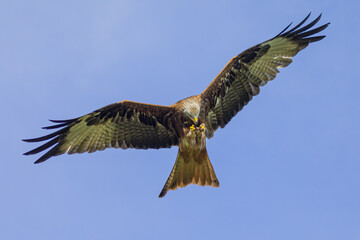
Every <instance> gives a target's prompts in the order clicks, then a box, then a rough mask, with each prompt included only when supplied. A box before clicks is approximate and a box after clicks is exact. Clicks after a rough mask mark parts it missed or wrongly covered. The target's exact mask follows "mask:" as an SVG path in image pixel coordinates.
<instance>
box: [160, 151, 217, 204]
mask: <svg viewBox="0 0 360 240" xmlns="http://www.w3.org/2000/svg"><path fill="white" fill-rule="evenodd" d="M189 184H197V185H200V186H211V187H219V180H218V179H217V177H216V175H215V171H214V168H213V166H212V164H211V162H210V159H209V156H208V154H207V151H206V148H204V149H202V150H200V151H186V152H182V151H181V150H180V149H179V152H178V155H177V158H176V161H175V164H174V167H173V169H172V170H171V173H170V175H169V177H168V179H167V181H166V183H165V185H164V187H163V189H162V190H161V193H160V195H159V198H162V197H164V196H165V195H166V193H167V192H168V191H169V190H175V189H177V188H178V187H181V188H182V187H186V186H187V185H189Z"/></svg>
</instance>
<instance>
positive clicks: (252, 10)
mask: <svg viewBox="0 0 360 240" xmlns="http://www.w3.org/2000/svg"><path fill="white" fill-rule="evenodd" d="M358 10H359V3H358V1H304V0H299V1H288V0H286V1H281V0H280V1H250V0H249V1H239V0H236V1H235V0H234V1H212V0H207V1H198V0H192V1H187V0H185V1H156V0H155V1H137V0H127V1H115V0H113V1H110V0H109V1H107V0H105V1H104V0H103V1H40V0H34V1H25V0H23V1H19V0H18V1H16V0H15V1H2V2H1V3H0V92H1V101H0V109H1V113H0V114H1V118H0V119H1V120H0V121H1V125H0V128H1V129H0V132H1V137H0V146H1V147H0V148H1V157H0V158H1V168H0V189H1V195H0V239H37V240H42V239H46V240H48V239H163V238H167V239H174V240H176V239H277V240H278V239H292V240H293V239H360V194H359V188H360V174H359V172H360V162H359V159H360V158H359V134H360V131H359V130H360V129H359V119H360V112H359V103H360V98H359V87H360V84H359V82H360V79H359V73H358V70H359V67H360V61H359V56H358V55H359V53H360V47H359V46H360V45H359V43H358V40H359V38H360V32H359V25H360V21H359V20H360V19H359V14H358ZM310 11H312V12H313V15H312V18H311V19H314V18H315V17H316V16H317V15H318V14H319V13H321V12H322V13H323V18H322V20H321V21H320V24H324V23H327V22H329V21H330V22H331V25H330V26H329V28H328V29H326V30H325V31H324V33H325V34H326V35H327V37H326V38H325V39H324V40H322V41H321V42H318V43H314V44H312V45H311V46H309V47H308V48H307V49H305V50H304V51H302V52H301V53H299V55H297V56H296V57H295V58H294V63H293V64H291V65H290V66H289V67H287V68H286V69H283V70H282V71H281V73H280V74H279V75H278V77H277V78H276V79H275V80H274V81H273V82H271V83H269V84H268V85H266V86H265V87H263V88H262V90H261V93H260V95H259V96H257V97H255V98H254V99H253V100H252V102H250V103H249V105H248V106H246V107H245V108H244V109H243V110H242V111H241V112H240V113H239V114H238V115H237V116H236V117H235V118H234V119H233V120H232V121H231V122H230V124H228V125H227V126H226V128H225V129H221V130H219V131H217V132H216V134H215V137H214V138H213V139H211V140H210V141H208V144H207V146H208V152H209V156H210V159H211V161H212V163H213V165H214V168H215V171H216V174H217V176H218V178H219V180H220V188H218V189H215V188H209V187H198V186H190V187H187V188H184V189H180V190H177V191H170V192H169V193H168V195H167V196H166V197H165V198H164V199H158V198H157V196H158V194H159V192H160V190H161V188H162V187H163V184H164V183H165V181H166V179H167V177H168V174H169V173H170V170H171V168H172V166H173V163H174V161H175V158H176V153H177V148H176V147H175V148H172V149H164V150H146V151H144V150H126V151H124V150H116V149H108V150H106V151H103V152H96V153H93V154H76V155H62V156H59V157H54V158H52V159H50V160H49V161H47V162H45V163H42V164H39V165H34V164H33V162H34V161H35V160H36V159H37V158H38V157H39V156H40V155H37V156H30V157H29V156H23V155H22V153H24V152H26V151H28V150H30V149H32V148H34V147H36V146H38V145H37V144H28V143H25V142H22V141H20V140H21V139H24V138H31V137H38V136H41V135H44V134H47V133H48V132H49V131H45V130H42V129H40V127H43V126H48V125H50V123H49V122H48V121H47V119H68V118H74V117H78V116H81V115H83V114H86V113H88V112H91V111H93V110H95V109H97V108H100V107H102V106H104V105H107V104H110V103H113V102H118V101H121V100H123V99H128V100H134V101H141V102H149V103H154V104H165V105H168V104H172V103H174V102H176V101H178V100H180V99H182V98H185V97H188V96H190V95H195V94H198V93H200V92H202V91H203V89H205V88H206V87H207V85H208V84H209V83H210V82H211V80H212V79H213V78H214V77H215V76H216V75H217V74H218V72H219V71H220V70H221V69H222V68H223V67H224V66H225V64H226V63H227V62H228V61H229V60H230V58H231V57H233V56H235V55H236V54H238V53H240V52H242V51H243V50H245V49H247V48H248V47H251V46H253V45H255V44H257V43H260V42H262V41H264V40H267V39H269V38H271V37H273V36H274V35H276V34H277V33H278V32H280V31H281V30H282V29H283V28H284V27H285V26H286V25H287V24H288V23H290V22H292V21H294V22H295V23H297V22H299V21H301V20H302V19H303V18H304V17H305V16H306V15H307V14H308V12H310Z"/></svg>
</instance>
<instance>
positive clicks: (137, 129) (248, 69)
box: [24, 14, 329, 197]
mask: <svg viewBox="0 0 360 240" xmlns="http://www.w3.org/2000/svg"><path fill="white" fill-rule="evenodd" d="M309 16H310V14H309V15H308V16H307V17H306V18H305V19H304V20H303V21H301V22H300V23H299V24H298V25H296V26H295V27H293V28H292V29H290V30H288V28H289V27H290V25H289V26H287V27H286V28H285V29H284V30H283V31H282V32H281V33H279V34H278V35H277V36H275V37H273V38H271V39H270V40H267V41H265V42H263V43H260V44H257V45H255V46H254V47H251V48H249V49H247V50H246V51H244V52H242V53H240V54H239V55H237V56H235V57H234V58H232V59H231V60H230V61H229V63H228V64H227V65H226V66H225V67H224V69H223V70H222V71H221V72H220V73H219V75H218V76H217V77H216V78H215V79H214V80H213V81H212V82H211V83H210V85H209V86H208V87H207V88H206V89H205V90H204V91H203V92H202V93H201V94H199V95H196V96H192V97H188V98H185V99H183V100H181V101H178V102H177V103H175V104H173V105H170V106H160V105H152V104H146V103H139V102H132V101H127V100H124V101H121V102H119V103H114V104H111V105H108V106H105V107H103V108H100V109H98V110H95V111H94V112H92V113H89V114H87V115H84V116H82V117H79V118H74V119H70V120H51V121H52V122H54V123H55V125H52V126H49V127H44V129H59V130H57V131H55V132H53V133H51V134H49V135H46V136H43V137H39V138H33V139H25V140H24V141H26V142H41V141H46V140H48V142H46V143H45V144H43V145H41V146H40V147H38V148H35V149H33V150H31V151H29V152H27V153H25V155H32V154H37V153H39V152H42V151H44V150H47V149H48V148H50V150H48V151H47V152H46V153H45V154H44V155H42V156H41V157H40V158H39V159H38V160H37V161H36V162H35V163H40V162H43V161H46V160H47V159H49V158H51V157H53V156H57V155H61V154H64V153H69V154H72V153H83V152H89V153H91V152H95V151H98V150H104V149H106V148H122V149H126V148H137V149H148V148H155V149H159V148H169V147H171V146H178V147H179V151H178V155H177V158H176V161H175V164H174V167H173V169H172V171H171V173H170V176H169V177H168V179H167V181H166V183H165V186H164V187H163V189H162V191H161V193H160V195H159V197H163V196H165V194H166V193H167V192H168V190H170V189H171V190H175V189H177V188H178V187H185V186H187V185H189V184H198V185H201V186H212V187H218V186H219V181H218V179H217V177H216V175H215V171H214V169H213V166H212V165H211V162H210V160H209V157H208V154H207V151H206V138H211V137H213V135H214V132H215V131H216V130H217V129H218V128H219V127H221V128H223V127H225V126H226V124H227V123H229V122H230V120H231V119H232V118H233V117H234V116H235V115H236V114H237V113H238V112H239V111H240V110H241V109H242V108H243V107H244V106H245V105H246V104H247V103H248V102H249V101H250V100H251V99H252V97H253V96H255V95H257V94H259V92H260V86H263V85H265V84H266V83H267V82H268V81H270V80H273V79H274V78H275V77H276V74H277V73H278V72H279V70H278V69H279V68H283V67H286V66H288V65H289V64H290V63H291V62H292V59H291V58H292V57H294V56H295V55H296V54H297V53H298V52H299V51H300V50H302V49H304V48H305V47H307V46H308V45H309V43H312V42H316V41H319V40H321V39H323V38H324V37H325V36H323V35H322V36H314V34H316V33H319V32H321V31H322V30H324V29H325V28H326V27H327V26H328V25H329V23H327V24H324V25H322V26H319V27H316V28H313V29H311V28H312V27H313V26H314V25H315V24H316V23H317V22H318V21H319V20H320V18H321V15H320V16H319V17H317V18H316V19H315V20H313V21H312V22H310V23H309V24H307V25H305V26H303V27H301V26H302V25H303V24H304V23H305V22H306V21H307V19H308V18H309Z"/></svg>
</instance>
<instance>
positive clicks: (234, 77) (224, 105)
mask: <svg viewBox="0 0 360 240" xmlns="http://www.w3.org/2000/svg"><path fill="white" fill-rule="evenodd" d="M309 16H310V14H309V15H308V16H306V18H305V19H304V20H303V21H301V22H300V23H299V24H297V25H296V26H295V27H293V28H291V29H290V30H288V31H286V30H287V29H288V28H289V27H290V25H291V24H290V25H288V26H287V27H286V28H285V29H284V30H283V31H281V32H280V33H279V34H278V35H276V36H275V37H274V38H272V39H270V40H267V41H265V42H263V43H261V44H258V45H255V46H254V47H251V48H249V49H247V50H246V51H244V52H242V53H241V54H239V55H237V56H236V57H234V58H232V59H231V60H230V61H229V63H228V64H227V65H226V66H225V67H224V69H223V70H222V71H221V72H220V73H219V75H218V76H217V77H216V78H215V79H214V80H213V81H212V82H211V83H210V85H209V86H208V87H207V88H206V89H205V91H204V92H203V93H201V98H202V101H203V102H204V104H205V106H206V107H205V108H206V109H205V111H206V121H207V128H208V129H207V132H206V134H207V137H208V138H210V137H212V136H213V134H214V132H215V131H216V129H217V128H218V127H222V128H223V127H225V126H226V124H227V123H229V122H230V120H231V119H232V118H233V117H234V116H235V115H236V114H237V113H238V112H239V111H240V110H241V109H242V108H243V107H244V106H245V105H246V104H247V103H248V102H249V101H250V100H251V99H252V97H253V96H256V95H257V94H259V93H260V86H264V85H265V84H266V83H267V82H268V81H271V80H273V79H274V78H275V77H276V75H277V73H279V70H278V69H279V68H283V67H286V66H288V65H289V64H290V63H291V62H292V59H291V58H292V57H294V56H295V55H296V54H297V53H298V52H299V51H301V50H302V49H304V48H305V47H307V46H308V45H309V43H311V42H316V41H319V40H321V39H323V38H324V37H325V36H313V34H316V33H319V32H321V31H323V30H324V29H325V28H326V27H327V26H328V25H329V23H327V24H324V25H322V26H320V27H317V28H314V29H312V30H310V28H312V27H313V26H315V24H316V23H317V22H318V21H319V20H320V18H321V14H320V15H319V16H318V17H317V18H316V19H315V20H313V21H312V22H310V23H309V24H307V25H305V26H303V24H304V23H305V22H306V21H307V20H308V18H309ZM301 26H303V27H301ZM300 27H301V28H300Z"/></svg>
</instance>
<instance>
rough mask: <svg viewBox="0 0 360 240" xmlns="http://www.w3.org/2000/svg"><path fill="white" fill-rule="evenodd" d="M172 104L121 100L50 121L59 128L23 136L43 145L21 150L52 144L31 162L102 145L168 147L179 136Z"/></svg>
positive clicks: (103, 147) (37, 149)
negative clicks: (33, 136) (29, 136)
mask: <svg viewBox="0 0 360 240" xmlns="http://www.w3.org/2000/svg"><path fill="white" fill-rule="evenodd" d="M175 111H176V109H175V108H173V107H168V106H160V105H150V104H144V103H137V102H131V101H122V102H119V103H115V104H111V105H109V106H106V107H103V108H100V109H98V110H96V111H94V112H92V113H89V114H87V115H84V116H82V117H79V118H74V119H71V120H51V121H52V122H54V123H56V125H53V126H48V127H45V128H44V129H56V128H60V129H59V130H57V131H56V132H53V133H51V134H48V135H46V136H43V137H39V138H33V139H25V140H24V141H26V142H41V141H46V140H49V141H48V142H46V143H45V144H43V145H41V146H39V147H37V148H35V149H33V150H31V151H29V152H27V153H25V155H32V154H36V153H39V152H41V151H44V150H46V149H48V148H50V147H52V148H51V149H50V150H49V151H48V152H46V153H45V154H44V155H43V156H41V157H40V158H39V159H38V160H37V161H36V162H35V163H40V162H43V161H45V160H47V159H49V158H50V157H52V156H56V155H60V154H64V153H68V154H73V153H83V152H89V153H91V152H95V151H101V150H104V149H106V148H123V149H126V148H138V149H148V148H156V149H158V148H168V147H171V146H173V145H177V144H178V142H179V135H178V132H177V131H176V128H175V126H174V124H175V122H176V121H175V120H174V119H172V117H173V116H174V112H175Z"/></svg>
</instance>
